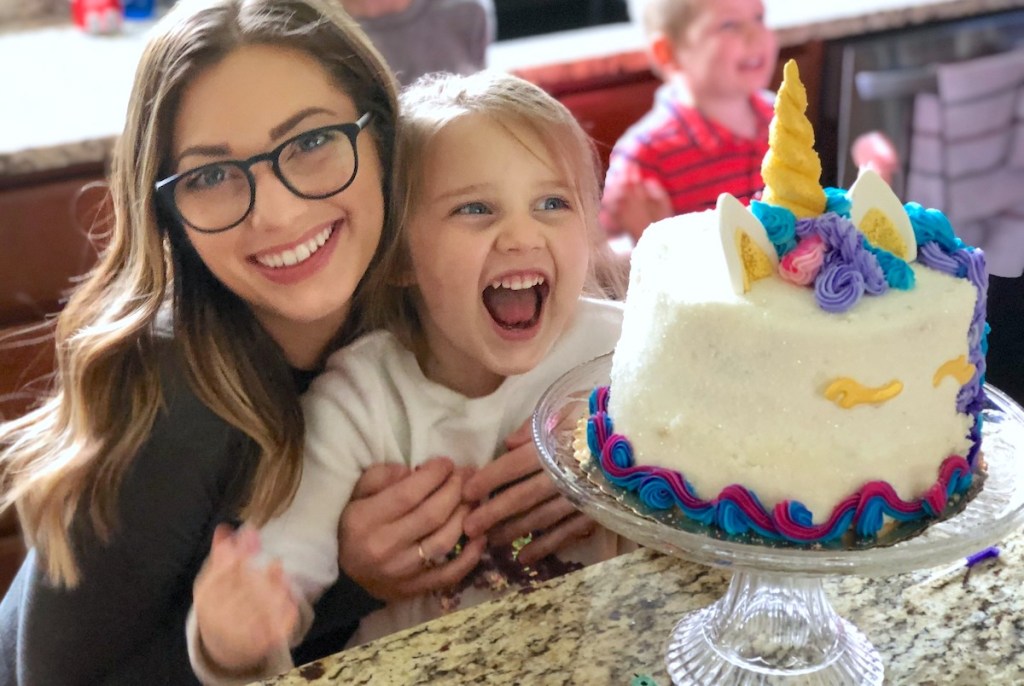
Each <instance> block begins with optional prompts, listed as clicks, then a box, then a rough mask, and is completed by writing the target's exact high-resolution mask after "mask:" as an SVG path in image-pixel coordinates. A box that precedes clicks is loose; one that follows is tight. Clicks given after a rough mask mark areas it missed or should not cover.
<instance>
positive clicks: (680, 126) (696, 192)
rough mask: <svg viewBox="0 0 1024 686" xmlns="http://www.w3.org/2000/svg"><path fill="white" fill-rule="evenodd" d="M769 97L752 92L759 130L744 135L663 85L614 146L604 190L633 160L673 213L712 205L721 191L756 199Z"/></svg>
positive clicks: (761, 185)
mask: <svg viewBox="0 0 1024 686" xmlns="http://www.w3.org/2000/svg"><path fill="white" fill-rule="evenodd" d="M773 97H774V95H773V94H772V93H769V92H765V93H763V94H757V95H754V96H752V97H751V105H752V106H753V108H754V112H755V114H756V115H757V119H758V126H757V134H756V135H755V136H754V137H753V138H742V137H740V136H737V135H736V134H734V133H733V132H732V131H730V130H729V129H727V128H725V127H724V126H723V125H721V124H719V123H718V122H715V121H713V120H711V119H708V118H707V117H705V116H704V115H703V114H701V113H700V111H698V110H697V109H696V108H694V107H691V106H689V105H683V104H681V103H680V99H679V98H678V97H677V96H676V93H675V89H674V88H673V87H672V86H671V85H670V84H666V85H664V86H662V87H661V88H659V89H658V91H657V94H656V95H655V103H654V107H653V108H652V109H651V111H650V112H648V113H647V114H645V115H644V116H643V118H641V119H640V120H639V121H638V122H637V123H636V124H634V125H633V126H631V127H630V128H629V129H628V130H627V131H626V133H624V134H623V135H622V137H621V138H620V139H619V140H618V142H617V143H616V144H615V147H614V148H613V149H612V153H611V158H610V160H609V165H608V175H607V177H606V178H605V193H609V196H610V192H609V191H612V192H613V191H614V187H615V186H616V185H618V184H621V183H623V182H624V181H623V177H624V171H625V169H626V168H627V167H628V166H630V165H632V166H633V167H634V168H635V169H637V170H639V171H640V175H641V177H642V178H645V179H653V180H655V181H657V182H658V183H659V184H661V186H662V187H663V188H664V189H665V190H666V191H667V192H668V194H669V196H670V197H671V198H672V206H673V209H674V211H675V213H676V214H683V213H686V212H696V211H700V210H706V209H710V208H713V207H714V206H715V203H716V201H717V200H718V196H719V194H720V193H724V192H727V193H731V194H732V195H734V196H736V198H738V199H739V200H740V201H741V202H743V203H744V204H748V203H749V202H750V201H751V200H753V199H757V198H759V197H760V194H761V191H762V190H763V189H764V182H763V181H762V180H761V160H762V159H763V158H764V155H765V153H767V152H768V124H769V123H770V122H771V119H772V116H773V114H774V110H773V106H772V102H771V100H772V98H773Z"/></svg>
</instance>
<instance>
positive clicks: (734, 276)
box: [717, 193, 779, 295]
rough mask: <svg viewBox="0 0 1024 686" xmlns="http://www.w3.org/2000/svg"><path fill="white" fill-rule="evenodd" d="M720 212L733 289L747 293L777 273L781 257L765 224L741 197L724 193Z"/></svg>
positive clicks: (724, 249)
mask: <svg viewBox="0 0 1024 686" xmlns="http://www.w3.org/2000/svg"><path fill="white" fill-rule="evenodd" d="M717 214H718V227H719V231H720V232H721V237H722V251H723V252H724V253H725V263H726V265H728V267H729V278H730V280H731V282H732V289H733V290H734V291H735V292H736V294H737V295H743V294H744V293H746V292H747V291H749V290H750V285H751V284H752V283H753V282H754V281H757V280H758V279H763V278H765V277H767V276H771V275H772V274H775V273H776V271H777V270H778V266H779V257H778V255H776V253H775V246H773V245H772V242H771V241H770V240H769V239H768V232H767V231H765V228H764V225H763V224H762V223H761V222H760V220H759V219H758V218H757V217H755V216H754V215H753V214H751V212H750V210H748V209H747V208H746V207H744V206H743V203H741V202H740V201H739V200H737V199H736V198H734V197H733V196H731V195H729V194H728V193H722V194H721V195H719V196H718V205H717Z"/></svg>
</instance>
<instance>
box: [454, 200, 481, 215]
mask: <svg viewBox="0 0 1024 686" xmlns="http://www.w3.org/2000/svg"><path fill="white" fill-rule="evenodd" d="M453 214H490V210H489V209H488V207H487V205H485V204H483V203H482V202H467V203H466V204H465V205H459V206H458V207H456V208H455V212H453Z"/></svg>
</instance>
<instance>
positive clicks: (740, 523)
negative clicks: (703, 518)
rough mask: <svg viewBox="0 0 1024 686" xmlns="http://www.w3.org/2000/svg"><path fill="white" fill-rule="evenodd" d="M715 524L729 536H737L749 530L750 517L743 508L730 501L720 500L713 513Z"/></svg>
mask: <svg viewBox="0 0 1024 686" xmlns="http://www.w3.org/2000/svg"><path fill="white" fill-rule="evenodd" d="M715 524H717V525H718V526H719V527H720V528H721V529H722V530H724V531H725V532H726V533H727V534H729V535H731V536H739V535H741V534H745V533H747V532H748V531H749V530H750V517H749V516H748V515H747V513H745V512H744V511H743V508H742V507H740V506H739V505H737V504H736V503H734V502H733V501H731V500H727V499H725V500H720V501H719V502H718V511H717V512H715Z"/></svg>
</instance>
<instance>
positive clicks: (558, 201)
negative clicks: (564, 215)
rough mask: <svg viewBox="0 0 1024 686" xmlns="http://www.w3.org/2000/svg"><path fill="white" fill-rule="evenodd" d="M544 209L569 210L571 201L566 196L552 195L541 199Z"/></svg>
mask: <svg viewBox="0 0 1024 686" xmlns="http://www.w3.org/2000/svg"><path fill="white" fill-rule="evenodd" d="M541 209H542V210H568V209H570V206H569V201H567V200H566V199H565V198H560V197H558V196H557V195H554V196H551V197H550V198H544V200H542V201H541Z"/></svg>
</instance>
